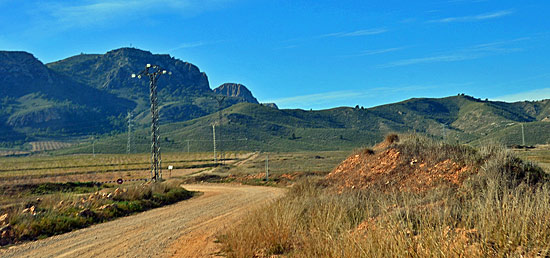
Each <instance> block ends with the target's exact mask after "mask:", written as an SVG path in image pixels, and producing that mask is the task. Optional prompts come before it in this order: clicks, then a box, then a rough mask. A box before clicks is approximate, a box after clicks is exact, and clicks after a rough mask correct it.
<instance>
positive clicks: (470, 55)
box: [378, 37, 530, 68]
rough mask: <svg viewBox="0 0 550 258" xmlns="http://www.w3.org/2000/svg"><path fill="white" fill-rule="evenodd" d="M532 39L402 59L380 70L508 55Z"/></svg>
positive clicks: (475, 46)
mask: <svg viewBox="0 0 550 258" xmlns="http://www.w3.org/2000/svg"><path fill="white" fill-rule="evenodd" d="M529 39H530V38H528V37H525V38H518V39H512V40H505V41H497V42H491V43H486V44H479V45H474V46H471V47H468V48H463V49H458V50H456V51H453V52H447V53H440V54H436V55H432V56H427V57H417V58H409V59H402V60H397V61H393V62H389V63H386V64H383V65H380V66H378V67H379V68H389V67H398V66H407V65H416V64H429V63H441V62H458V61H465V60H473V59H478V58H482V57H486V56H490V55H498V54H507V53H513V52H518V51H522V50H523V49H522V48H520V47H513V46H510V45H511V44H513V43H516V42H521V41H525V40H529Z"/></svg>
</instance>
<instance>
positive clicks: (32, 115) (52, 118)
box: [0, 48, 257, 147]
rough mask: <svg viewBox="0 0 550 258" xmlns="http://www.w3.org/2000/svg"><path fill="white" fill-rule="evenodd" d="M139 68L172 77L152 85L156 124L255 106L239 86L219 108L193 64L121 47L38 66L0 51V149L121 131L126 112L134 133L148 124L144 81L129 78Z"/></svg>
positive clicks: (18, 54)
mask: <svg viewBox="0 0 550 258" xmlns="http://www.w3.org/2000/svg"><path fill="white" fill-rule="evenodd" d="M146 64H156V65H160V66H161V67H163V68H164V69H166V70H169V71H170V72H171V75H163V76H161V77H160V79H159V81H158V96H159V102H160V115H161V123H171V122H178V121H186V120H189V119H193V118H197V117H201V116H204V115H207V114H210V113H213V112H215V111H218V110H220V109H223V108H227V107H229V106H231V105H234V104H236V103H240V102H246V101H248V100H249V99H250V101H254V103H257V100H256V99H255V98H254V97H253V96H252V94H251V93H250V91H248V90H247V89H246V88H244V86H242V89H241V90H240V91H239V90H237V92H243V93H247V95H243V96H246V99H245V98H244V97H243V96H240V95H238V94H237V95H235V96H228V97H227V98H226V99H225V100H224V101H223V102H222V103H219V102H218V101H217V100H216V96H218V94H216V93H214V92H213V91H212V89H211V88H210V86H209V83H208V77H207V76H206V74H205V73H204V72H201V71H200V70H199V68H198V67H196V66H195V65H193V64H191V63H188V62H184V61H181V60H179V59H176V58H173V57H171V56H169V55H158V54H152V53H151V52H148V51H143V50H139V49H135V48H121V49H116V50H112V51H109V52H107V53H105V54H80V55H76V56H73V57H69V58H66V59H63V60H60V61H57V62H53V63H49V64H46V65H44V64H43V63H42V62H40V61H39V60H37V59H36V58H35V57H34V56H33V55H32V54H30V53H26V52H18V51H1V52H0V72H2V73H3V74H4V76H3V77H1V78H0V94H1V96H2V101H1V103H0V104H1V106H0V133H1V132H5V133H4V134H3V135H11V136H10V137H9V138H7V139H2V138H1V137H0V142H4V141H11V140H14V139H16V138H17V139H23V138H27V140H28V139H29V137H30V138H33V137H42V136H44V137H60V136H83V135H89V134H103V133H106V132H110V131H113V130H120V131H123V130H124V127H125V125H126V121H125V118H126V115H127V112H132V113H133V114H134V118H135V119H134V123H135V124H136V126H138V127H139V126H140V124H141V125H143V126H146V124H148V123H149V122H150V121H149V120H150V117H149V80H148V78H142V79H141V80H140V79H137V78H132V77H131V74H132V73H139V72H140V71H142V70H143V69H144V68H145V65H146ZM0 147H1V146H0Z"/></svg>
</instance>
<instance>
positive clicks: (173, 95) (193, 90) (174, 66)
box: [48, 48, 211, 101]
mask: <svg viewBox="0 0 550 258" xmlns="http://www.w3.org/2000/svg"><path fill="white" fill-rule="evenodd" d="M146 64H155V65H159V66H161V67H163V68H164V69H166V70H168V71H170V72H171V73H172V74H171V75H169V76H161V77H160V79H159V83H158V91H159V98H161V99H165V100H171V101H172V100H178V99H182V98H184V97H188V96H189V95H201V94H205V93H211V89H210V86H209V83H208V77H207V76H206V74H205V73H203V72H201V71H200V70H199V68H198V67H196V66H195V65H193V64H191V63H188V62H183V61H181V60H179V59H176V58H173V57H171V56H169V55H158V54H152V53H151V52H149V51H143V50H139V49H136V48H120V49H116V50H112V51H109V52H107V53H105V54H102V55H97V54H93V55H89V54H81V55H77V56H73V57H69V58H67V59H63V60H60V61H57V62H53V63H50V64H48V67H49V68H51V69H52V70H54V71H56V72H59V73H61V74H64V75H66V76H69V77H72V78H78V80H79V81H81V82H82V83H85V84H87V85H90V86H92V87H94V88H97V89H101V90H106V91H109V92H113V93H115V94H117V95H119V96H120V97H125V96H126V95H127V94H128V92H131V93H133V94H136V95H137V96H139V97H140V98H144V100H148V99H147V98H148V97H149V80H147V79H145V78H143V79H141V80H138V79H135V78H131V75H132V73H138V72H140V71H142V70H143V69H144V68H145V65H146ZM126 97H127V96H126Z"/></svg>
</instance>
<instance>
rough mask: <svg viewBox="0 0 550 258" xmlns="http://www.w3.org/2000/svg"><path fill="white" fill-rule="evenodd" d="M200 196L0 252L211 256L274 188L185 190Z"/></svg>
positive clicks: (216, 186)
mask: <svg viewBox="0 0 550 258" xmlns="http://www.w3.org/2000/svg"><path fill="white" fill-rule="evenodd" d="M184 187H185V188H186V189H188V190H191V191H200V192H203V193H204V194H203V195H201V196H199V197H196V198H193V199H190V200H187V201H183V202H179V203H176V204H173V205H169V206H165V207H162V208H158V209H154V210H150V211H146V212H143V213H139V214H136V215H133V216H129V217H124V218H120V219H117V220H114V221H111V222H107V223H103V224H98V225H94V226H91V227H89V228H85V229H81V230H77V231H73V232H70V233H66V234H63V235H58V236H54V237H50V238H47V239H43V240H39V241H34V242H29V243H25V244H22V245H18V246H13V247H10V248H8V249H0V256H1V257H215V256H217V255H218V252H219V246H218V244H216V243H215V240H216V237H215V236H216V234H217V233H219V232H220V231H222V230H224V229H225V228H226V227H229V226H231V225H232V224H234V223H236V222H238V221H239V220H242V219H243V218H244V217H246V215H247V214H248V213H249V212H250V211H251V210H253V209H254V208H257V207H259V206H261V205H262V204H264V203H266V202H269V201H272V200H275V199H277V198H279V197H281V196H282V195H283V194H284V192H285V190H284V189H281V188H274V187H259V186H244V185H225V184H199V185H184Z"/></svg>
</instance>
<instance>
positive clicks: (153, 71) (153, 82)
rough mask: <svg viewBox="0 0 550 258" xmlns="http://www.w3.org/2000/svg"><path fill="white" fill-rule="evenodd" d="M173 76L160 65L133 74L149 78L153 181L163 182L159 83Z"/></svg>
mask: <svg viewBox="0 0 550 258" xmlns="http://www.w3.org/2000/svg"><path fill="white" fill-rule="evenodd" d="M163 74H168V75H170V74H172V73H171V72H168V71H167V70H165V69H163V68H162V67H160V66H158V65H151V64H147V65H145V69H144V70H143V71H141V72H140V73H138V74H137V75H136V74H132V78H135V77H137V78H138V79H141V77H143V76H147V77H149V89H150V95H149V97H150V100H151V180H152V181H155V182H157V181H161V180H162V169H161V164H162V160H161V157H160V133H159V108H158V97H157V82H158V79H159V78H160V76H161V75H163Z"/></svg>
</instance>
